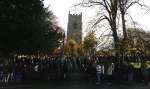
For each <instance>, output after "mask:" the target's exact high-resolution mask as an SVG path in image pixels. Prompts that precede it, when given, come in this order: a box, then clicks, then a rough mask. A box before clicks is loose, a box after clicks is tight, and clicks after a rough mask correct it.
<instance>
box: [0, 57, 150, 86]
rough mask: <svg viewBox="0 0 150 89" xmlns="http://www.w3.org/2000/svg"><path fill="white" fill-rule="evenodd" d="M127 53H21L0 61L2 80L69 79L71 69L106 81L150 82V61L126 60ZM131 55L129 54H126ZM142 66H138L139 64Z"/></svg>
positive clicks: (5, 81)
mask: <svg viewBox="0 0 150 89" xmlns="http://www.w3.org/2000/svg"><path fill="white" fill-rule="evenodd" d="M122 58H123V57H114V56H93V57H91V56H86V57H71V56H70V57H66V56H64V57H52V56H49V57H48V56H47V57H46V56H43V57H38V56H24V57H21V56H17V57H14V58H10V59H9V60H7V61H6V62H3V63H1V64H0V82H2V83H8V82H22V81H37V80H39V81H41V80H42V81H49V80H67V79H69V74H70V73H76V72H78V73H82V74H84V76H85V78H84V79H85V80H86V81H88V82H92V83H96V84H102V83H104V82H107V83H110V84H111V83H121V82H122V83H124V82H128V83H129V82H130V83H132V82H136V81H139V82H140V81H143V82H144V83H145V84H148V82H149V78H150V77H149V75H150V67H149V65H148V64H149V63H148V61H143V62H142V61H139V60H138V61H139V62H137V61H135V62H136V63H135V62H134V61H132V60H131V61H129V60H128V61H126V60H127V59H126V60H123V59H122ZM124 58H128V59H129V57H124ZM137 65H138V66H139V67H135V66H137Z"/></svg>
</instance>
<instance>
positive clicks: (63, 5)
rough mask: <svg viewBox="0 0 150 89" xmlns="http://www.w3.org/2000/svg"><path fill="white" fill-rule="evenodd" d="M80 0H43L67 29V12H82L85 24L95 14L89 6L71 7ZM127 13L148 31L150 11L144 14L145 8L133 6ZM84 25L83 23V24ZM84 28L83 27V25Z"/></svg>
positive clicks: (147, 1)
mask: <svg viewBox="0 0 150 89" xmlns="http://www.w3.org/2000/svg"><path fill="white" fill-rule="evenodd" d="M79 1H81V0H45V1H44V3H45V6H48V5H50V10H52V11H53V13H54V14H55V15H56V16H57V18H58V19H57V20H58V22H59V25H60V26H61V27H63V28H64V29H65V30H67V22H68V12H69V11H71V12H72V13H76V12H77V13H79V12H82V14H83V19H82V22H83V24H86V23H87V21H88V19H90V17H92V16H94V15H95V11H94V10H92V9H89V8H85V9H79V8H75V7H73V5H74V4H75V3H77V2H79ZM142 1H144V2H146V4H147V5H150V0H142ZM129 14H130V15H131V16H132V17H133V19H134V20H135V21H136V22H138V23H139V24H140V25H141V27H142V28H143V29H144V30H149V31H150V12H149V13H147V14H145V10H143V11H141V9H140V8H138V7H137V6H134V8H132V9H130V10H129ZM84 26H85V25H84ZM83 29H85V27H83Z"/></svg>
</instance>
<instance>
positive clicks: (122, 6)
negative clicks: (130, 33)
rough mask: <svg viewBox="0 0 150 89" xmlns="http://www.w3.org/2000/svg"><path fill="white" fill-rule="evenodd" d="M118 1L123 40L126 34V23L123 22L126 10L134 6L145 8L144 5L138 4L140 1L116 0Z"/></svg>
mask: <svg viewBox="0 0 150 89" xmlns="http://www.w3.org/2000/svg"><path fill="white" fill-rule="evenodd" d="M118 1H119V10H120V12H121V19H122V29H123V36H124V39H126V38H127V32H126V21H125V15H126V13H127V10H128V9H129V8H130V7H132V6H133V5H135V4H138V5H140V6H141V7H142V6H143V7H146V8H148V7H147V6H146V5H144V4H142V3H140V1H141V0H118Z"/></svg>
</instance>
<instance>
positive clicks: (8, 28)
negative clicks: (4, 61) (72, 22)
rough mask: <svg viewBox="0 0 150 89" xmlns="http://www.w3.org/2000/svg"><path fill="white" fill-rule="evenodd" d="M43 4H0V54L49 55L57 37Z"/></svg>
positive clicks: (1, 0) (32, 0)
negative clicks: (41, 53)
mask: <svg viewBox="0 0 150 89" xmlns="http://www.w3.org/2000/svg"><path fill="white" fill-rule="evenodd" d="M54 22H56V21H55V16H54V15H53V13H52V12H51V11H48V9H47V8H45V7H44V4H43V0H0V29H1V30H0V51H1V53H3V54H8V53H11V52H23V53H30V52H37V51H41V52H51V51H52V49H53V48H54V47H57V46H58V45H59V40H60V39H61V33H58V32H57V30H56V29H59V30H60V27H59V26H57V24H56V23H54Z"/></svg>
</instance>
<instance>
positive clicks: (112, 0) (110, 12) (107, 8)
mask: <svg viewBox="0 0 150 89" xmlns="http://www.w3.org/2000/svg"><path fill="white" fill-rule="evenodd" d="M80 5H82V6H84V7H91V6H99V8H100V10H102V9H103V11H104V13H103V14H101V16H100V17H99V18H98V19H97V21H96V23H95V24H94V25H97V24H98V23H100V22H101V21H103V20H106V21H108V23H109V26H110V28H111V31H112V36H113V39H114V44H115V48H117V45H118V42H119V38H118V34H117V25H116V18H117V11H118V0H82V3H81V4H80Z"/></svg>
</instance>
